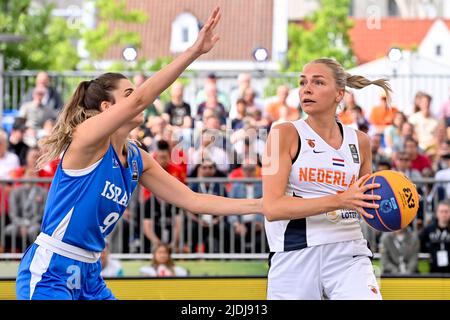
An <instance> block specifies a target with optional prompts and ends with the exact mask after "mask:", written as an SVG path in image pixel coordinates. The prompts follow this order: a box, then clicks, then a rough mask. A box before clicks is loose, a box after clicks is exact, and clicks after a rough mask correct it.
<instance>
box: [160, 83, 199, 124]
mask: <svg viewBox="0 0 450 320" xmlns="http://www.w3.org/2000/svg"><path fill="white" fill-rule="evenodd" d="M183 92H184V87H183V84H182V83H181V82H175V83H174V84H173V85H172V88H171V90H170V101H169V102H168V103H167V104H166V108H165V110H164V113H163V116H164V117H166V121H167V122H169V123H170V124H171V125H172V126H177V127H182V128H192V125H193V123H192V118H191V106H190V105H189V104H188V103H186V102H185V101H184V100H183Z"/></svg>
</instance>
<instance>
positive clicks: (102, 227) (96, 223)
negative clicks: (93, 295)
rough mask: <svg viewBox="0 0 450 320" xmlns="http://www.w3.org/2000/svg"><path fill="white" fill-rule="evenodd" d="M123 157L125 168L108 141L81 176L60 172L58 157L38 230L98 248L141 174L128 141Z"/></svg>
mask: <svg viewBox="0 0 450 320" xmlns="http://www.w3.org/2000/svg"><path fill="white" fill-rule="evenodd" d="M127 158H128V159H127V160H128V167H127V168H125V167H124V166H123V165H122V163H121V162H120V159H119V157H118V155H117V154H116V152H115V150H114V148H113V146H112V144H110V146H109V148H108V151H107V152H106V154H105V155H104V156H103V158H102V159H100V160H99V162H98V164H97V166H96V167H95V169H93V170H92V171H91V172H89V173H86V174H83V175H81V176H72V175H68V174H67V173H66V172H64V170H63V169H62V167H61V165H62V160H61V162H60V163H59V165H58V168H57V170H56V174H55V177H54V178H53V181H52V184H51V187H50V190H49V194H48V198H47V202H46V206H45V211H44V217H43V220H42V225H41V230H42V232H43V233H45V234H47V235H49V236H52V237H53V238H56V239H59V240H61V241H62V242H65V243H68V244H71V245H74V246H76V247H79V248H82V249H85V250H89V251H95V252H100V251H102V250H103V249H104V247H105V240H104V239H105V237H106V236H107V235H108V234H109V233H111V231H112V230H113V229H114V226H115V225H116V223H117V221H118V220H119V218H120V217H121V216H122V214H123V212H124V211H125V209H126V207H127V205H128V202H129V200H130V198H131V194H132V192H133V190H134V189H135V188H136V186H137V184H138V181H139V178H140V176H141V174H142V167H143V165H142V155H141V153H140V150H139V148H138V147H137V146H136V145H134V144H132V143H130V142H128V157H127Z"/></svg>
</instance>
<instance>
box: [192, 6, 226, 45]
mask: <svg viewBox="0 0 450 320" xmlns="http://www.w3.org/2000/svg"><path fill="white" fill-rule="evenodd" d="M220 17H221V15H220V8H219V7H216V8H215V9H214V11H213V12H212V14H211V16H210V17H209V18H208V21H207V22H206V24H205V25H204V26H203V28H202V29H201V30H200V32H199V34H198V37H197V40H196V41H195V43H194V44H193V45H192V47H191V48H192V49H193V50H194V51H195V52H197V53H198V54H204V53H207V52H208V51H210V50H211V49H212V48H213V47H214V45H215V44H216V42H217V41H219V36H218V35H216V34H214V29H215V28H216V26H217V24H218V23H219V20H220Z"/></svg>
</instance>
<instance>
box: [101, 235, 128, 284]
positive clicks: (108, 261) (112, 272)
mask: <svg viewBox="0 0 450 320" xmlns="http://www.w3.org/2000/svg"><path fill="white" fill-rule="evenodd" d="M100 261H101V264H102V272H101V273H100V275H101V276H102V277H103V278H117V277H123V269H122V265H121V264H120V261H119V260H116V259H113V258H111V256H110V252H109V245H108V242H105V249H103V251H102V254H101V256H100Z"/></svg>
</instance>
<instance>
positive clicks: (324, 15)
mask: <svg viewBox="0 0 450 320" xmlns="http://www.w3.org/2000/svg"><path fill="white" fill-rule="evenodd" d="M321 4H322V5H321V8H320V9H319V10H317V11H316V12H314V13H313V14H312V15H311V17H308V18H307V19H305V25H306V26H308V27H304V26H300V25H297V24H290V25H289V26H288V38H289V50H288V61H289V67H288V70H290V71H296V72H298V71H300V70H302V68H303V66H304V65H305V64H306V63H307V62H309V61H311V60H314V59H317V58H321V57H331V58H335V59H336V60H337V61H339V62H340V63H341V64H342V65H343V66H344V68H351V67H353V66H354V65H355V58H354V56H353V52H352V50H351V48H350V37H349V35H348V31H349V29H350V28H351V27H352V25H353V24H352V22H351V21H350V20H349V19H348V11H349V5H350V0H322V1H321Z"/></svg>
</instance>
